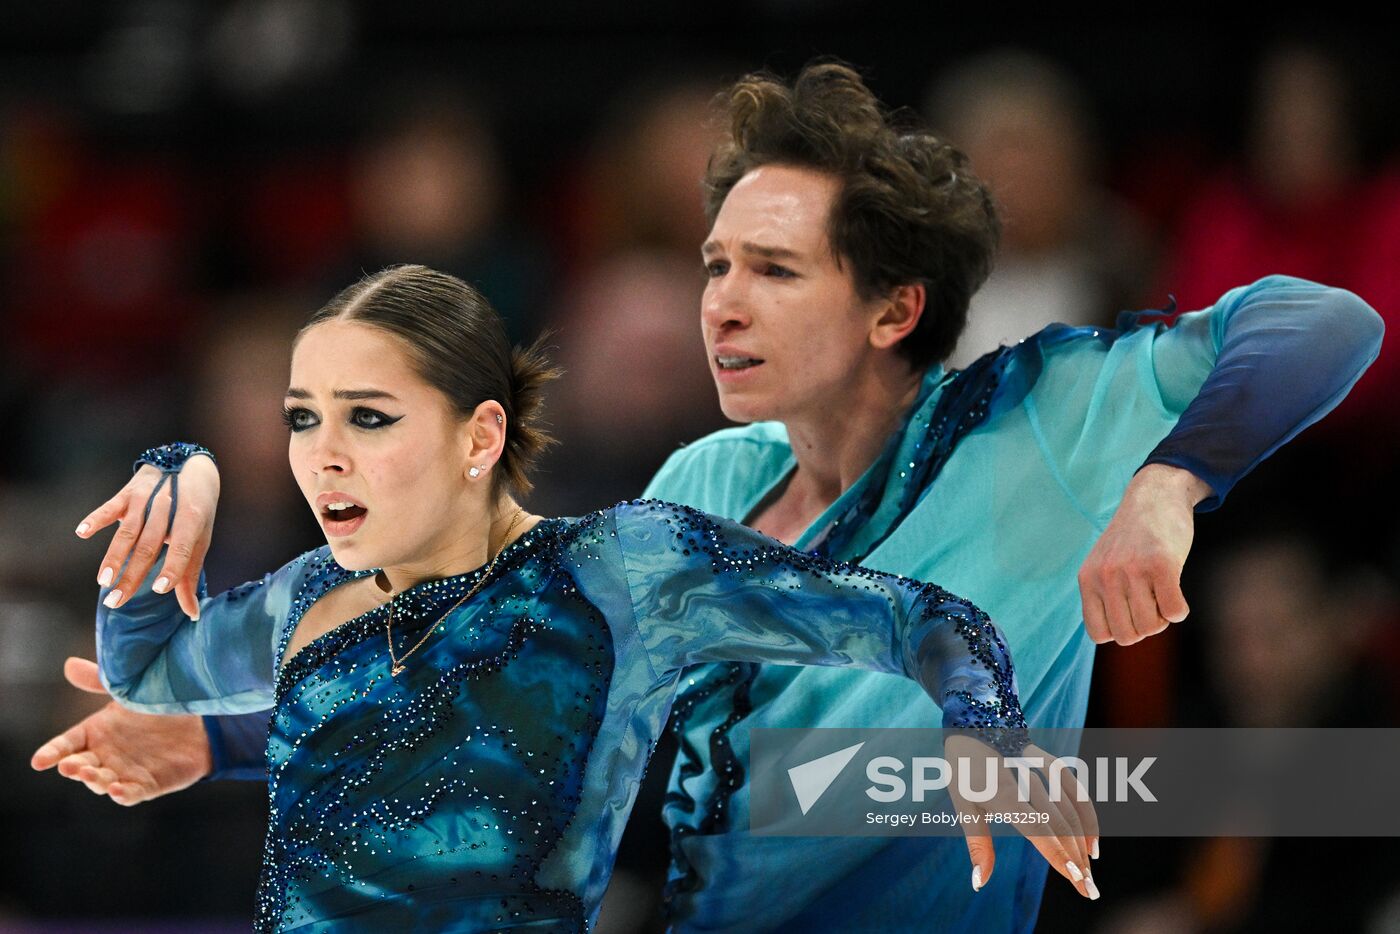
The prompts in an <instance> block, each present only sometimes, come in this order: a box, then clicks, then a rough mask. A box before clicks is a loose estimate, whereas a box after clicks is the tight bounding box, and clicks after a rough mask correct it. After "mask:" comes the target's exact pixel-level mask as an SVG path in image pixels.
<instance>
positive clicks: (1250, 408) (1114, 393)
mask: <svg viewBox="0 0 1400 934" xmlns="http://www.w3.org/2000/svg"><path fill="white" fill-rule="evenodd" d="M1122 324H1123V326H1124V327H1123V329H1122V330H1117V331H1105V330H1099V329H1092V328H1076V329H1070V328H1064V327H1062V326H1052V327H1051V328H1047V329H1046V330H1045V331H1042V332H1040V333H1039V334H1037V335H1035V336H1034V337H1032V338H1028V339H1027V340H1026V341H1023V342H1022V343H1021V344H1020V345H1019V346H1013V347H1011V348H1005V349H1003V350H1002V351H1001V352H998V353H994V354H989V355H988V356H987V357H986V358H983V360H980V361H978V363H976V364H974V365H973V366H972V367H969V369H968V371H966V372H965V373H962V374H957V373H945V372H943V370H942V369H941V368H939V367H936V366H935V367H934V368H933V369H932V370H931V371H930V372H929V373H928V375H927V378H926V379H925V382H924V386H923V391H922V392H921V394H920V396H919V399H918V401H917V402H916V403H915V404H914V407H913V410H912V411H911V413H910V414H909V416H908V417H907V419H906V421H905V424H904V426H903V428H902V429H901V431H900V432H898V433H897V434H896V436H895V437H893V438H892V439H891V441H890V443H889V446H888V447H887V449H886V451H885V454H884V456H882V457H881V458H880V460H879V461H878V462H877V463H876V464H875V465H873V466H872V467H871V468H870V469H869V470H868V471H867V472H866V474H865V475H864V476H862V477H861V478H860V479H859V480H858V481H857V482H856V483H855V484H854V485H853V486H852V487H851V488H850V489H849V490H847V491H846V492H845V493H844V494H843V495H842V496H841V498H840V499H838V500H837V501H836V502H835V503H833V504H832V505H831V507H830V508H828V509H827V510H826V512H825V513H824V514H823V515H822V516H821V517H819V518H818V519H817V520H816V521H815V522H814V523H813V524H812V526H811V527H810V528H809V529H808V530H807V531H806V532H805V533H804V534H803V535H802V537H801V538H800V539H799V540H798V541H797V542H796V545H797V547H799V548H804V549H807V548H823V549H824V550H826V551H827V553H829V554H831V555H832V556H833V557H836V558H840V559H846V560H849V559H857V558H859V559H860V560H861V563H862V564H864V565H865V566H867V567H871V568H877V569H880V570H884V571H889V572H893V573H898V574H902V575H905V576H908V577H913V578H918V579H923V580H937V581H939V582H940V583H941V584H943V585H944V586H947V587H949V588H951V589H952V590H954V591H955V592H957V593H961V594H965V595H967V596H968V597H970V598H971V599H973V600H975V601H976V602H977V603H978V604H979V605H981V606H983V607H985V608H986V609H987V610H988V611H989V612H990V613H991V614H992V617H993V618H994V619H996V620H997V623H998V625H999V626H1000V628H1001V630H1002V632H1003V633H1004V635H1005V637H1006V639H1007V640H1008V642H1009V646H1010V648H1011V651H1012V654H1013V656H1014V658H1015V659H1016V672H1017V681H1018V685H1019V690H1020V697H1021V702H1022V704H1023V707H1024V710H1025V714H1026V718H1027V721H1028V722H1029V723H1030V725H1031V726H1032V727H1037V726H1041V727H1075V726H1082V725H1083V723H1084V714H1085V709H1086V706H1087V702H1088V692H1089V680H1090V671H1091V668H1092V663H1093V657H1094V644H1093V643H1092V642H1091V641H1090V640H1089V638H1088V636H1087V635H1086V634H1085V632H1084V627H1083V616H1082V611H1081V606H1080V597H1079V590H1078V584H1077V573H1078V569H1079V567H1080V565H1081V564H1082V563H1083V561H1084V559H1085V558H1086V557H1087V556H1088V553H1089V551H1090V549H1091V548H1092V547H1093V544H1094V542H1095V541H1096V540H1097V539H1098V537H1099V535H1100V534H1101V533H1102V532H1103V530H1104V528H1105V527H1106V526H1107V524H1108V522H1109V520H1110V519H1111V518H1112V516H1113V513H1114V511H1115V509H1116V508H1117V506H1118V504H1119V501H1120V499H1121V497H1122V495H1123V492H1124V490H1125V488H1126V487H1127V485H1128V481H1129V480H1130V479H1131V478H1132V475H1133V474H1134V473H1135V472H1136V471H1137V470H1138V469H1139V468H1140V467H1141V466H1142V465H1143V464H1144V462H1153V463H1166V464H1174V465H1176V466H1181V467H1185V468H1187V469H1190V470H1191V471H1192V472H1193V473H1195V474H1196V475H1197V476H1199V477H1201V478H1202V479H1205V480H1206V481H1207V482H1208V483H1209V484H1210V485H1211V486H1212V488H1213V490H1214V493H1215V495H1214V496H1212V497H1211V499H1210V500H1208V501H1207V502H1206V503H1203V504H1202V507H1203V508H1213V507H1214V506H1216V505H1218V504H1219V502H1220V500H1221V499H1223V498H1224V495H1225V493H1226V492H1228V490H1229V488H1230V486H1231V485H1232V484H1233V483H1234V482H1235V481H1237V480H1238V479H1239V478H1240V477H1242V476H1243V475H1244V474H1245V473H1247V472H1248V470H1249V469H1251V468H1252V467H1253V466H1254V465H1255V464H1257V463H1258V462H1259V461H1260V460H1262V459H1263V458H1264V457H1265V456H1267V455H1268V454H1269V453H1271V452H1272V451H1273V450H1275V449H1276V448H1277V447H1278V446H1279V445H1281V444H1282V443H1284V442H1285V441H1287V440H1288V439H1289V438H1291V437H1292V436H1293V435H1295V434H1296V433H1297V432H1298V431H1300V430H1302V429H1303V428H1304V427H1306V426H1307V425H1309V424H1311V423H1312V422H1314V421H1316V420H1317V419H1318V418H1320V417H1321V416H1322V415H1323V414H1325V413H1326V412H1327V411H1329V410H1330V409H1331V408H1332V407H1333V406H1335V405H1336V404H1337V402H1339V401H1340V400H1341V398H1342V397H1343V396H1344V395H1345V393H1346V391H1347V390H1348V389H1349V388H1350V387H1351V385H1352V384H1353V383H1354V382H1355V381H1356V379H1357V378H1359V377H1360V375H1361V373H1362V372H1363V371H1364V370H1365V368H1366V366H1367V365H1369V363H1370V362H1371V361H1372V360H1374V359H1375V356H1376V354H1377V352H1378V349H1379V344H1380V337H1381V331H1382V327H1381V323H1380V318H1379V316H1377V315H1376V314H1375V312H1374V311H1372V310H1371V309H1370V308H1369V307H1368V306H1367V305H1366V304H1365V303H1364V302H1362V301H1361V300H1360V299H1358V298H1357V297H1356V296H1354V295H1352V294H1351V293H1348V292H1344V291H1341V290H1337V289H1329V288H1325V287H1323V286H1319V285H1315V284H1313V283H1310V282H1306V281H1303V280H1300V279H1294V278H1290V277H1286V276H1271V277H1268V278H1265V279H1262V280H1260V281H1258V282H1256V283H1254V284H1252V285H1250V286H1245V287H1241V288H1238V289H1234V290H1232V291H1231V292H1229V293H1227V294H1226V295H1224V296H1223V297H1222V298H1221V299H1220V300H1219V301H1218V302H1217V303H1216V304H1215V305H1214V306H1212V307H1211V308H1210V309H1208V310H1205V311H1201V312H1196V313H1192V314H1186V315H1182V316H1180V318H1179V320H1178V321H1177V323H1176V324H1175V326H1174V327H1170V328H1168V327H1167V326H1166V325H1165V324H1162V323H1153V322H1151V321H1150V319H1149V318H1147V317H1130V318H1128V319H1125V321H1124V322H1123V323H1122ZM795 463H796V462H795V460H794V459H793V456H792V451H791V449H790V447H789V446H788V442H787V435H786V431H785V429H784V428H783V426H782V425H780V424H776V423H760V424H754V425H749V426H746V427H743V428H737V429H728V430H724V431H720V432H717V433H715V434H713V435H710V436H708V437H706V438H704V439H702V440H700V441H697V442H695V443H692V444H690V445H687V446H685V447H683V448H681V449H680V450H679V451H677V452H676V453H675V454H674V455H673V456H672V457H671V458H670V460H669V461H668V462H667V463H666V465H665V466H664V467H663V468H662V469H661V471H660V472H659V473H658V474H657V475H656V477H655V478H654V479H653V481H652V483H651V485H650V486H649V487H648V488H647V490H646V493H645V494H644V495H646V496H654V497H659V498H662V499H668V500H673V501H676V502H681V503H685V504H687V505H691V506H694V507H696V508H699V509H703V510H705V511H707V512H712V513H715V514H718V515H724V516H728V517H730V518H733V519H735V520H739V521H743V520H745V519H748V518H750V517H751V516H752V514H753V513H754V510H755V509H756V507H758V506H759V505H760V503H762V502H763V501H764V500H765V499H766V498H767V497H768V496H769V495H770V494H771V493H772V492H773V491H774V490H775V489H776V488H778V487H779V485H780V484H781V483H783V481H784V480H785V478H786V477H787V475H788V474H789V472H790V471H791V470H792V469H793V467H794V466H795ZM833 545H834V547H833ZM688 680H689V682H690V683H691V686H690V687H688V688H687V690H686V691H684V692H682V694H681V696H680V697H679V698H678V699H677V703H676V717H675V721H674V726H675V728H676V729H677V733H678V738H679V739H680V741H681V752H680V756H679V758H678V761H677V763H676V766H675V769H674V770H673V772H672V776H671V785H670V790H669V792H668V794H667V799H666V805H665V818H666V822H667V824H668V825H669V827H670V830H671V838H672V852H673V863H672V870H671V878H670V881H669V883H668V888H667V900H668V910H669V913H670V916H671V920H672V923H673V924H674V925H675V927H676V929H677V930H680V931H685V932H698V931H768V930H776V929H782V930H792V931H812V930H831V931H836V930H840V931H857V930H881V931H899V930H922V931H959V932H961V931H966V932H978V934H982V932H1005V931H1029V930H1030V929H1031V928H1032V927H1033V926H1034V923H1035V917H1036V912H1037V910H1038V907H1039V904H1040V898H1041V893H1042V890H1043V887H1044V883H1045V874H1046V868H1047V867H1046V864H1045V861H1044V860H1043V859H1042V858H1041V857H1040V856H1039V854H1037V853H1036V852H1035V851H1034V850H1033V849H1032V848H1031V847H1030V845H1029V844H1027V843H1026V842H1025V841H1024V840H1023V839H1021V838H1019V837H999V838H998V839H997V841H996V847H997V864H996V869H995V872H994V873H993V875H992V878H991V879H990V881H989V882H988V883H987V885H986V886H985V887H984V888H983V889H982V890H981V891H980V892H977V893H974V892H973V890H972V887H971V885H970V884H969V882H968V876H969V872H970V864H969V862H968V856H967V848H966V845H965V844H964V842H963V841H962V840H960V839H958V838H956V837H938V838H909V837H901V838H886V839H881V838H871V837H860V838H835V837H833V838H816V837H811V838H799V837H763V836H755V835H752V834H750V833H749V832H748V829H747V828H748V819H749V796H748V786H747V784H746V780H745V779H746V776H745V768H746V767H747V763H748V747H749V730H750V729H752V728H755V727H867V726H899V727H934V726H937V725H938V721H937V718H936V715H934V714H933V713H932V712H931V711H930V710H929V709H928V708H927V706H926V705H924V706H920V705H918V704H917V703H915V701H916V700H917V692H916V689H915V688H914V687H913V686H912V685H910V684H909V683H907V682H904V681H900V680H899V679H895V678H887V677H883V676H880V675H873V674H867V673H863V672H854V671H836V670H822V669H801V670H799V669H782V668H774V667H762V668H759V667H757V666H741V665H726V666H712V667H710V668H708V669H698V670H696V671H694V672H692V673H691V674H690V676H689V678H688ZM775 893H780V895H778V894H775Z"/></svg>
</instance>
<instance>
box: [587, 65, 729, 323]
mask: <svg viewBox="0 0 1400 934" xmlns="http://www.w3.org/2000/svg"><path fill="white" fill-rule="evenodd" d="M720 85H721V82H720V80H719V79H718V78H717V77H714V76H712V75H710V74H708V73H704V74H703V76H697V77H695V78H686V79H681V80H677V79H676V78H675V77H674V76H671V77H668V78H667V79H665V80H663V81H661V82H654V81H649V82H643V83H642V84H640V85H638V86H637V88H636V89H634V90H632V91H629V92H627V93H625V94H624V95H622V96H621V98H620V99H619V100H618V101H616V102H615V103H614V104H613V105H612V107H611V108H610V115H609V118H608V120H607V121H606V123H605V124H604V126H603V129H602V131H601V132H600V133H599V136H598V138H597V140H596V141H595V142H594V144H593V145H592V147H591V154H590V156H589V157H588V158H587V160H586V162H585V164H584V165H583V167H582V168H581V170H580V171H579V173H578V174H577V176H576V177H574V178H572V179H570V180H568V182H567V184H566V185H565V192H564V194H563V195H562V197H561V198H560V200H561V201H562V202H563V204H564V210H563V212H562V216H561V217H560V218H559V228H560V230H559V234H560V237H561V238H562V243H561V252H562V253H563V254H564V256H565V261H566V262H567V263H568V265H569V269H570V271H571V272H572V273H574V274H584V275H586V274H587V272H588V270H589V268H590V267H591V266H593V265H594V264H596V263H598V262H600V261H602V260H604V259H606V258H607V257H608V256H610V255H611V254H613V253H615V252H617V251H618V250H622V249H627V248H630V247H646V248H649V249H658V250H666V251H674V252H676V253H679V254H681V255H684V256H693V257H695V264H696V267H697V268H698V267H699V262H700V261H699V251H700V244H701V243H702V242H704V239H705V234H706V233H708V232H709V229H710V225H709V222H708V221H707V220H706V218H705V212H704V210H703V207H702V199H701V190H700V180H701V179H702V178H703V177H704V175H705V166H706V162H707V161H708V159H709V157H710V152H711V151H712V150H713V149H714V143H715V128H714V127H713V125H712V123H711V116H712V115H711V111H710V100H711V98H712V97H713V96H714V93H715V89H716V88H718V87H720ZM696 314H697V315H698V314H699V311H698V306H697V311H696Z"/></svg>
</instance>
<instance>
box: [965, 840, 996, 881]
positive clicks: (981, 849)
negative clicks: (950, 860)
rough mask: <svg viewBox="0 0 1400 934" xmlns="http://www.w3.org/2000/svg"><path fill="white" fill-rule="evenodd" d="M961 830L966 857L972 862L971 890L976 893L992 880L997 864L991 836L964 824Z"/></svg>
mask: <svg viewBox="0 0 1400 934" xmlns="http://www.w3.org/2000/svg"><path fill="white" fill-rule="evenodd" d="M963 828H964V829H963V835H964V837H965V838H966V840H967V855H968V858H969V859H971V860H972V890H973V891H974V892H976V891H978V890H979V889H981V888H982V886H984V885H986V884H987V881H988V880H989V879H991V878H992V870H993V869H995V868H996V864H997V854H996V849H995V848H994V847H993V846H992V835H991V834H989V833H986V832H984V831H979V830H973V829H972V828H973V825H972V824H964V825H963Z"/></svg>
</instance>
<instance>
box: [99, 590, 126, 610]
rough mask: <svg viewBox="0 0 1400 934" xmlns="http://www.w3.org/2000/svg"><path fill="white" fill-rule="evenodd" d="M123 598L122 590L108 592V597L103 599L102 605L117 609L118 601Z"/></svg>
mask: <svg viewBox="0 0 1400 934" xmlns="http://www.w3.org/2000/svg"><path fill="white" fill-rule="evenodd" d="M121 598H122V592H121V591H120V590H114V591H112V592H111V593H109V594H107V599H106V600H103V601H102V605H103V606H105V607H107V608H108V609H115V608H116V605H117V601H119V600H121Z"/></svg>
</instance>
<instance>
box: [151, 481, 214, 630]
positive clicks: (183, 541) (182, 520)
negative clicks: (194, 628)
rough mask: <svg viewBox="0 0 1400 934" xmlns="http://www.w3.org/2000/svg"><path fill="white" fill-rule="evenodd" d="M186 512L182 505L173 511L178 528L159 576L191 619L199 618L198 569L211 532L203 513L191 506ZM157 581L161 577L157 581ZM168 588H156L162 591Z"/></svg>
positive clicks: (206, 549)
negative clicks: (171, 587) (173, 590)
mask: <svg viewBox="0 0 1400 934" xmlns="http://www.w3.org/2000/svg"><path fill="white" fill-rule="evenodd" d="M189 513H193V514H192V515H191V514H187V512H186V509H185V507H184V505H183V504H181V506H180V508H179V510H178V511H177V512H176V514H175V524H176V526H177V528H173V529H171V532H170V549H169V551H168V552H167V555H166V559H165V565H164V566H163V567H162V568H161V569H160V576H161V577H162V578H164V579H165V580H166V581H167V582H169V583H170V584H172V585H173V586H174V588H175V599H176V600H177V601H178V602H179V604H180V609H181V610H183V611H184V613H185V615H186V616H188V617H189V618H190V619H199V572H200V570H201V569H203V567H204V556H205V555H207V554H208V553H209V538H210V534H211V532H212V531H213V529H212V528H211V527H209V526H208V525H207V523H206V522H205V520H204V518H203V516H202V515H199V514H198V513H197V512H195V510H194V509H193V508H191V509H190V510H189ZM156 583H158V584H159V583H160V579H159V578H158V579H157V580H156ZM168 589H169V587H166V588H163V589H162V588H157V590H158V591H159V592H160V593H165V592H166V590H168Z"/></svg>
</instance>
